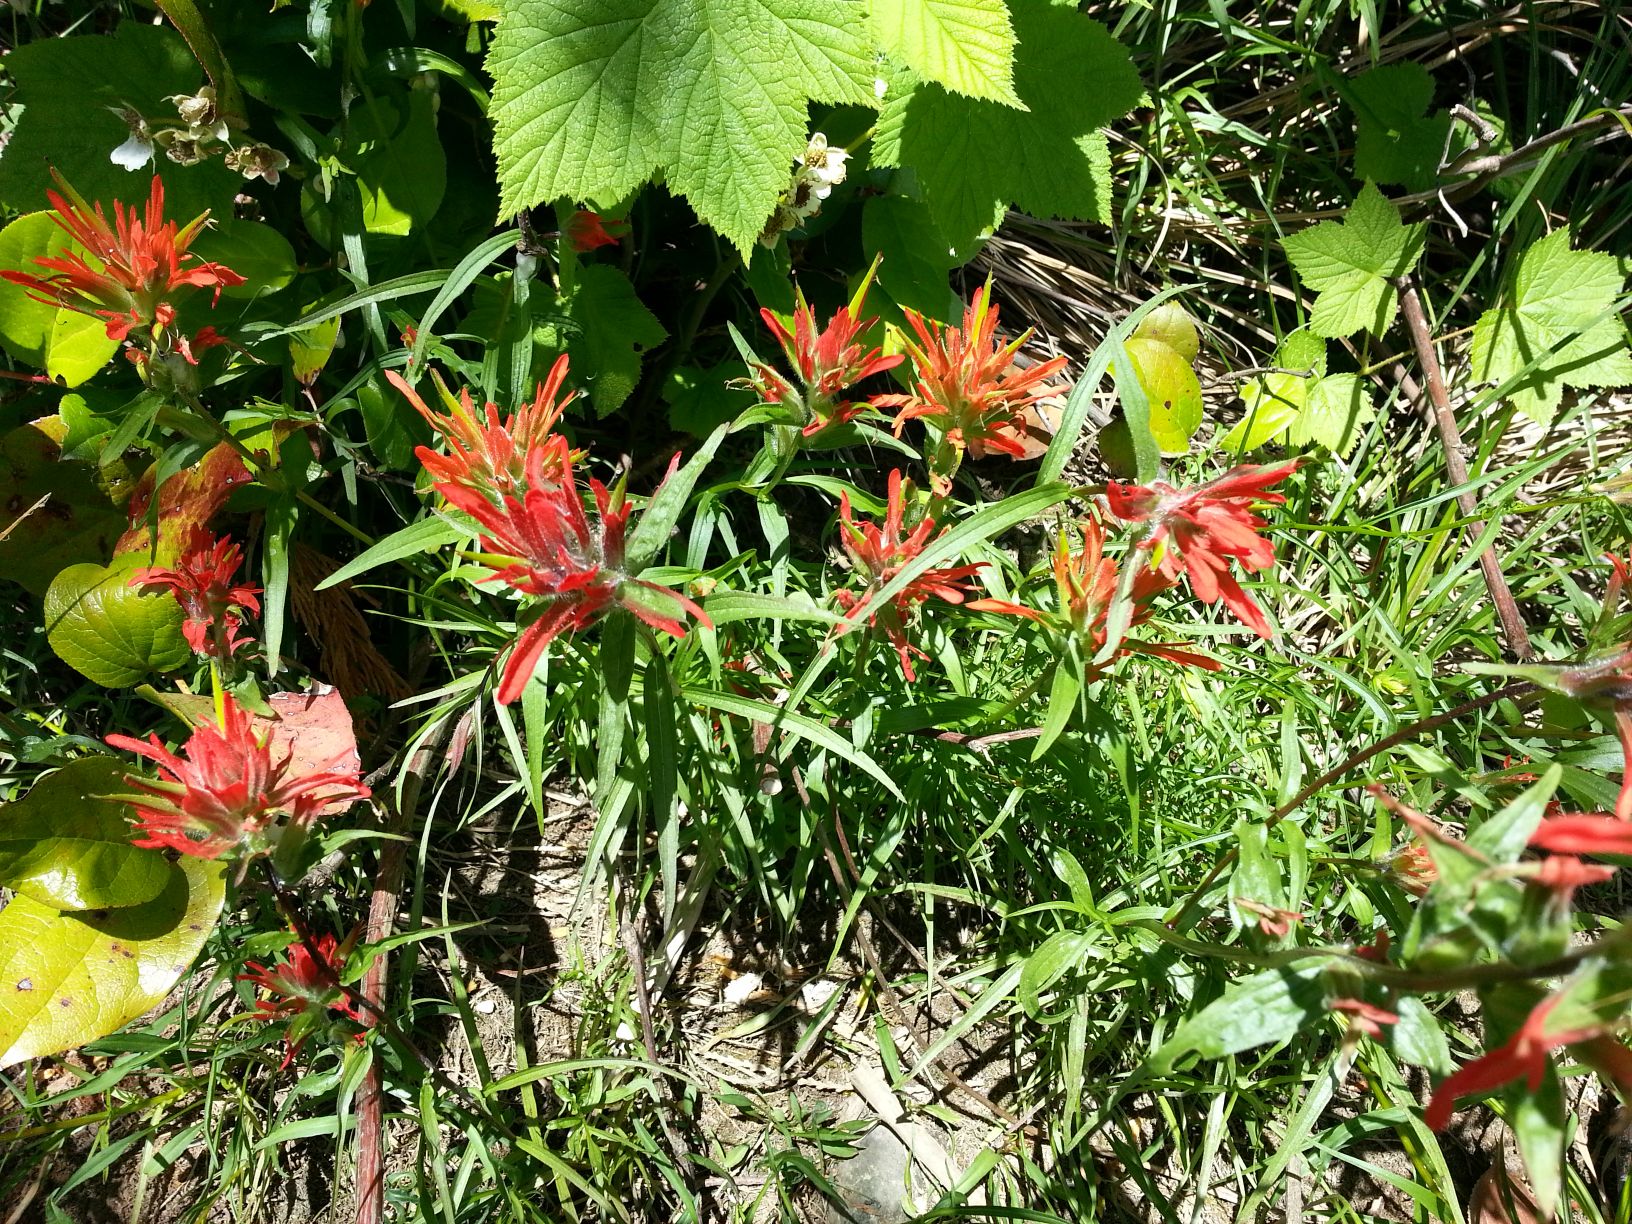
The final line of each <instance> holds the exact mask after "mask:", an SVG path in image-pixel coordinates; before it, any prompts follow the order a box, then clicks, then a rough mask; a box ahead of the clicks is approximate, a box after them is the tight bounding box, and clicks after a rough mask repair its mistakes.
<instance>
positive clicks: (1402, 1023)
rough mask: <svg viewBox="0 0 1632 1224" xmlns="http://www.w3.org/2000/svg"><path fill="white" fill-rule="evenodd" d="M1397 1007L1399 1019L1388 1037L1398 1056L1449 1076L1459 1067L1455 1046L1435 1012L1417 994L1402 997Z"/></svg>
mask: <svg viewBox="0 0 1632 1224" xmlns="http://www.w3.org/2000/svg"><path fill="white" fill-rule="evenodd" d="M1393 1007H1394V1014H1395V1015H1397V1016H1399V1020H1398V1022H1396V1023H1394V1024H1391V1025H1389V1027H1388V1028H1387V1029H1386V1030H1385V1036H1386V1038H1387V1041H1388V1046H1389V1048H1390V1049H1391V1050H1393V1051H1394V1056H1395V1057H1396V1058H1398V1059H1400V1060H1401V1061H1403V1062H1408V1063H1411V1064H1413V1065H1414V1066H1418V1067H1426V1068H1427V1069H1428V1070H1429V1071H1432V1072H1433V1073H1434V1074H1436V1075H1449V1074H1450V1072H1451V1070H1452V1069H1453V1067H1454V1065H1455V1064H1454V1063H1452V1061H1451V1047H1450V1044H1449V1043H1448V1042H1447V1041H1446V1040H1445V1034H1444V1032H1443V1031H1441V1029H1440V1027H1439V1021H1438V1020H1437V1019H1435V1018H1434V1013H1433V1012H1431V1011H1429V1010H1428V1007H1427V1005H1426V1004H1425V1003H1423V1001H1422V1000H1421V999H1419V998H1417V997H1416V996H1415V995H1401V996H1400V997H1399V998H1398V999H1396V1000H1395V1001H1394V1004H1393Z"/></svg>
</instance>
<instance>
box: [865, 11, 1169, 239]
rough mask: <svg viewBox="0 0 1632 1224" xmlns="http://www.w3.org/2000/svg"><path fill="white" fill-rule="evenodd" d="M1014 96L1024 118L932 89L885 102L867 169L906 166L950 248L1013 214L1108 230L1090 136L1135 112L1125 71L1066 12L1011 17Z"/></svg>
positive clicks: (1106, 198)
mask: <svg viewBox="0 0 1632 1224" xmlns="http://www.w3.org/2000/svg"><path fill="white" fill-rule="evenodd" d="M1014 28H1015V33H1016V34H1017V35H1018V36H1019V39H1020V45H1019V50H1018V51H1017V52H1016V55H1015V67H1014V86H1015V92H1016V94H1018V95H1019V97H1020V100H1021V101H1022V102H1023V103H1024V104H1025V105H1026V106H1027V107H1029V108H1030V113H1029V114H1028V113H1026V112H1023V111H1019V110H1016V109H1014V108H1013V107H1010V106H1004V105H1002V104H1001V103H998V102H987V101H980V100H977V99H973V98H963V97H959V96H957V95H956V94H953V93H949V92H947V90H945V89H944V88H942V87H941V86H939V85H935V84H931V83H927V82H926V83H923V84H919V85H918V86H917V87H916V88H911V89H904V88H903V89H900V90H892V92H891V94H890V95H889V96H888V97H887V98H886V100H885V104H884V109H883V112H882V113H881V114H880V115H879V120H878V129H877V133H876V135H875V137H874V143H873V159H874V161H875V162H877V163H878V164H879V165H885V166H911V167H913V168H914V169H915V170H916V171H917V172H918V182H919V184H920V185H921V186H922V187H923V193H924V198H925V200H927V201H928V203H929V207H930V210H931V211H932V212H933V213H934V215H935V218H936V220H937V221H938V222H939V224H940V226H941V229H942V230H943V231H944V233H945V235H946V237H947V238H948V239H949V240H950V242H951V243H952V245H953V246H954V247H956V248H958V249H960V250H961V249H963V248H964V247H965V246H966V245H967V244H968V243H969V242H970V241H971V240H972V239H974V238H975V237H976V236H977V235H978V234H979V233H980V232H981V231H982V230H984V229H987V228H989V227H991V226H992V225H994V224H995V223H996V222H997V220H998V219H1000V218H1001V217H1002V214H1003V208H1004V206H1005V205H1007V204H1009V203H1011V202H1012V203H1014V204H1015V205H1017V206H1018V207H1020V208H1022V209H1024V210H1025V211H1026V212H1029V213H1032V214H1034V215H1036V216H1040V217H1067V218H1072V219H1077V220H1084V221H1100V222H1108V221H1109V220H1110V215H1111V213H1110V205H1111V201H1110V181H1111V180H1110V154H1109V152H1108V150H1107V147H1106V144H1105V137H1104V134H1103V133H1102V132H1101V131H1100V130H1099V129H1100V128H1102V127H1104V126H1105V125H1106V124H1108V123H1110V122H1111V121H1112V120H1114V119H1116V118H1118V117H1119V116H1121V115H1123V114H1125V113H1126V112H1127V111H1128V110H1129V109H1130V108H1132V107H1133V105H1134V104H1135V103H1136V102H1138V100H1139V96H1140V93H1141V90H1142V86H1141V85H1140V83H1139V74H1138V73H1137V72H1135V71H1134V67H1133V61H1132V60H1131V59H1129V57H1128V53H1127V51H1126V50H1125V49H1124V48H1123V47H1122V46H1121V44H1120V43H1118V42H1117V41H1116V39H1114V38H1113V37H1111V34H1110V31H1108V30H1107V29H1105V27H1104V26H1102V25H1100V24H1099V23H1098V22H1096V21H1092V20H1090V19H1089V18H1087V17H1084V16H1082V15H1081V14H1080V13H1078V12H1076V11H1075V10H1073V9H1070V8H1063V7H1060V6H1058V5H1047V4H1035V3H1031V4H1026V5H1025V6H1023V7H1019V6H1017V7H1016V8H1015V10H1014Z"/></svg>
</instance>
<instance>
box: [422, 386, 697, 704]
mask: <svg viewBox="0 0 1632 1224" xmlns="http://www.w3.org/2000/svg"><path fill="white" fill-rule="evenodd" d="M566 374H567V359H566V357H562V358H561V359H560V360H559V361H557V362H556V364H555V368H554V369H553V370H551V372H550V380H549V382H548V383H547V384H545V385H544V386H543V387H541V388H540V389H539V392H538V395H537V397H536V398H535V399H534V401H533V403H532V404H531V405H530V406H529V407H528V408H525V409H523V410H522V411H521V412H519V413H517V414H516V415H515V416H513V417H511V418H509V419H507V420H504V421H500V420H499V419H498V410H497V408H496V407H495V406H493V405H488V410H487V416H486V421H485V424H484V423H482V422H478V421H477V420H476V418H475V414H474V413H473V412H472V411H471V410H470V402H469V399H468V396H467V397H461V399H460V401H459V406H458V411H456V412H453V413H450V415H448V416H441V415H439V414H437V413H433V412H431V411H430V410H429V409H427V408H425V407H424V405H423V404H421V403H420V401H419V399H418V397H417V396H416V395H414V393H413V391H412V390H411V389H410V388H409V387H408V386H407V384H406V383H404V382H403V381H402V380H400V379H397V380H395V383H396V386H397V387H398V388H399V389H400V390H402V391H403V392H404V394H406V395H407V396H408V397H409V400H410V401H411V402H412V403H413V404H414V406H415V407H417V408H418V409H419V410H420V412H422V413H423V414H424V415H425V417H426V419H427V420H428V421H430V423H431V424H432V425H433V426H434V427H435V428H436V429H437V430H438V431H439V432H441V433H442V434H443V436H444V437H446V438H448V439H449V441H450V443H451V445H452V448H453V453H452V454H450V455H447V456H442V455H438V454H437V453H436V452H435V451H432V450H430V449H429V448H427V447H421V448H420V449H419V451H418V454H419V457H420V459H421V461H422V462H423V463H424V464H425V466H426V468H427V469H428V470H430V471H431V473H432V476H433V482H434V484H435V486H436V490H437V492H439V493H440V494H442V496H443V497H444V498H445V499H446V500H447V502H448V504H449V505H450V506H452V507H454V508H455V509H456V510H462V511H464V512H465V513H466V514H468V515H470V516H471V517H472V518H473V519H475V520H476V522H477V523H478V524H479V525H480V526H481V529H482V533H483V534H482V540H481V546H482V550H483V551H484V552H486V553H490V554H493V558H494V561H495V562H496V564H495V573H494V574H493V577H492V578H491V579H490V581H493V582H503V583H506V584H508V585H509V586H510V587H511V588H513V589H514V590H517V591H519V592H521V593H522V594H523V595H530V596H535V597H539V598H542V599H545V600H547V601H548V602H547V603H545V605H544V607H543V609H542V611H541V612H540V614H539V615H538V616H536V617H535V618H534V619H533V620H532V622H531V623H530V624H528V625H527V626H526V627H525V628H524V629H523V630H522V631H521V635H520V637H518V638H517V639H516V644H515V648H514V649H513V650H512V651H511V653H510V658H509V660H508V662H507V663H506V664H505V668H504V673H503V675H502V676H501V677H500V679H499V691H498V699H499V701H500V702H501V703H503V704H508V703H509V702H512V701H514V700H516V698H518V697H520V696H521V693H522V690H523V689H525V688H526V687H527V682H528V681H529V680H530V679H532V675H533V671H534V669H535V668H536V667H537V666H538V660H539V659H540V657H542V655H543V653H544V650H545V648H546V647H548V646H549V644H550V642H551V641H553V640H554V639H555V638H556V637H558V636H559V635H560V634H562V633H565V632H569V631H572V630H576V629H584V628H587V627H588V626H589V625H591V624H593V623H594V622H595V621H596V620H598V619H599V618H600V617H601V615H602V613H604V612H605V611H606V610H607V609H608V608H610V607H611V606H612V605H614V604H616V605H618V606H619V607H622V608H625V609H627V610H628V611H629V612H631V613H633V614H634V615H635V616H637V617H639V618H640V619H641V620H643V621H645V622H646V623H647V624H648V625H651V626H652V627H653V628H654V629H661V630H662V631H663V632H665V633H671V634H673V635H674V636H675V637H684V636H685V634H686V625H685V622H684V620H683V619H682V618H683V617H685V616H688V615H689V616H692V617H695V618H696V619H697V620H698V621H699V622H701V623H702V624H704V625H707V624H709V623H710V622H709V620H708V617H707V615H705V614H704V612H703V610H702V609H701V608H700V607H698V606H697V605H696V604H695V603H693V602H692V601H691V600H690V599H688V598H686V596H684V595H682V594H680V593H679V592H678V591H674V590H671V589H669V588H668V587H664V586H660V585H658V584H657V583H655V582H649V581H646V580H644V579H641V578H639V577H636V576H634V575H631V574H629V573H628V572H627V571H626V569H625V564H624V540H625V536H626V535H627V532H628V528H629V516H630V511H631V510H632V509H633V507H632V506H631V505H630V503H629V502H628V501H627V500H626V498H625V496H624V489H623V485H622V483H621V482H619V484H617V485H616V486H615V487H614V488H612V489H608V488H607V487H606V486H605V485H603V484H602V483H601V482H600V481H598V480H594V479H591V480H590V481H589V482H588V483H589V493H590V496H591V497H592V498H593V500H594V502H595V510H596V521H595V523H594V525H593V526H592V525H591V523H590V520H589V517H588V515H586V514H585V512H584V499H583V496H582V494H580V492H579V490H578V484H577V479H576V477H575V475H574V473H573V468H572V463H573V456H572V453H571V451H570V450H569V449H568V447H567V443H566V440H565V439H564V438H561V437H559V436H557V435H554V434H551V433H550V432H549V431H550V429H551V427H553V425H554V424H555V422H556V420H557V419H558V418H559V417H560V415H561V410H562V408H564V407H565V406H566V404H567V403H568V402H569V400H570V396H569V397H568V399H567V400H561V401H559V402H557V400H556V396H557V393H558V392H559V390H560V387H561V383H562V381H563V380H564V379H565V377H566ZM678 462H679V456H678V455H676V456H675V463H676V464H677V463H678ZM673 470H674V465H672V464H671V466H670V472H671V473H672V472H673Z"/></svg>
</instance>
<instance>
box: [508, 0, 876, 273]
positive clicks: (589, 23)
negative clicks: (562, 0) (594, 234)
mask: <svg viewBox="0 0 1632 1224" xmlns="http://www.w3.org/2000/svg"><path fill="white" fill-rule="evenodd" d="M501 10H502V13H501V16H500V19H499V27H498V32H497V34H496V35H495V36H494V39H493V45H492V49H491V51H490V52H489V54H488V61H487V66H488V71H489V73H490V74H491V75H492V77H493V81H494V88H493V104H492V109H491V112H490V113H491V115H492V118H493V122H494V149H495V151H496V152H497V154H498V159H499V181H500V184H501V200H500V206H499V211H500V212H501V213H502V214H505V215H509V214H512V213H516V212H519V211H521V210H522V209H524V208H528V207H531V206H532V205H535V204H539V203H542V202H545V201H549V200H558V199H571V200H611V199H618V198H621V197H623V196H625V195H627V194H629V193H630V192H631V191H633V190H634V189H635V188H637V187H639V186H640V185H641V184H643V183H645V182H646V181H647V179H649V178H651V177H652V176H653V174H655V173H657V172H658V171H659V170H661V171H663V173H664V179H665V181H666V182H667V184H668V186H669V187H670V188H671V189H672V190H674V191H675V192H677V193H679V194H681V195H684V196H685V197H686V198H687V199H688V200H689V201H690V202H691V205H692V207H693V208H694V209H696V211H697V215H698V216H700V217H701V218H702V219H703V220H704V221H706V222H708V223H709V224H710V225H712V226H713V227H714V228H715V229H717V230H718V231H719V232H720V233H722V234H724V235H725V236H726V237H727V238H729V239H730V240H731V241H732V243H733V244H735V245H736V247H737V249H738V250H739V251H742V252H744V253H745V254H746V253H748V252H749V250H750V248H751V246H752V244H753V242H754V240H755V238H757V237H758V235H759V233H760V231H761V229H762V228H763V227H764V224H765V220H766V218H767V217H769V216H770V215H771V212H772V211H773V210H774V208H775V207H776V202H777V198H778V196H780V195H781V193H782V192H783V190H785V189H786V188H787V186H788V184H789V182H790V181H791V176H792V171H793V163H794V161H795V159H796V158H798V157H799V156H800V155H801V154H802V153H803V151H804V148H805V143H806V140H807V137H808V129H807V116H806V107H807V103H808V102H809V101H812V100H815V101H820V102H848V103H851V104H854V105H861V106H868V105H872V103H873V91H872V82H873V79H874V76H875V71H874V63H873V52H872V49H871V48H870V47H869V45H868V43H867V40H866V38H865V33H864V32H865V27H866V13H865V9H864V7H863V5H862V3H861V2H860V0H590V2H588V3H584V4H578V5H564V4H557V3H554V2H553V0H503V2H502V4H501Z"/></svg>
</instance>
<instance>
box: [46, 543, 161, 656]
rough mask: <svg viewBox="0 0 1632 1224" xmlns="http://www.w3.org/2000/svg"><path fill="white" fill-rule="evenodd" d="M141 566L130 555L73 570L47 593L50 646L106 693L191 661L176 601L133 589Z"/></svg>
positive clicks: (53, 584) (66, 573)
mask: <svg viewBox="0 0 1632 1224" xmlns="http://www.w3.org/2000/svg"><path fill="white" fill-rule="evenodd" d="M139 563H140V559H139V558H137V557H135V556H130V555H127V556H124V557H116V558H114V563H113V565H111V566H105V565H96V564H94V563H89V562H87V563H86V564H83V565H70V566H69V567H68V568H67V569H65V570H63V571H62V573H60V574H58V575H57V577H56V580H55V581H53V582H52V583H51V588H50V590H48V591H47V592H46V593H45V639H46V641H47V642H49V643H50V644H51V649H52V650H54V651H56V652H57V657H58V658H60V659H61V660H62V661H63V662H64V663H66V664H68V666H69V667H72V668H73V669H74V670H75V671H77V672H79V673H80V674H81V675H83V676H84V677H85V678H86V679H88V680H93V681H95V682H96V683H97V684H100V685H102V686H103V687H104V688H124V687H126V686H128V685H132V684H135V683H137V682H138V681H140V680H143V679H146V677H147V676H148V674H149V673H150V672H155V671H176V670H178V669H180V668H181V666H182V665H183V664H185V663H186V662H187V660H188V659H189V658H191V656H192V652H191V650H190V648H189V647H188V645H187V642H186V639H184V638H183V637H182V635H181V624H182V620H183V616H182V611H181V605H180V604H178V603H177V602H176V601H175V599H174V597H172V596H171V595H170V594H169V593H168V592H159V593H157V594H154V595H143V594H141V593H140V592H138V591H136V590H134V589H133V588H132V587H131V586H130V585H129V583H130V575H131V573H132V572H133V571H134V570H135V569H137V568H138V567H139Z"/></svg>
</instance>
